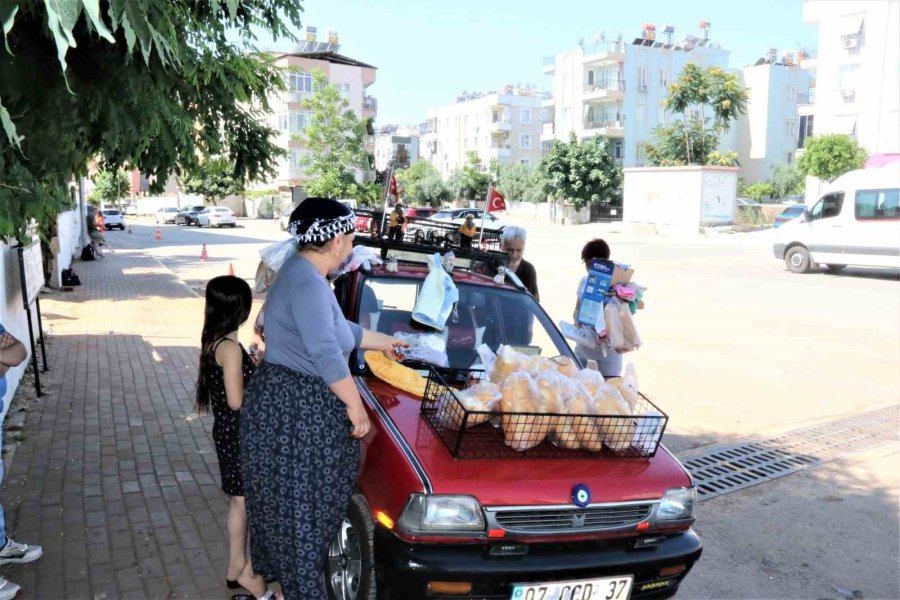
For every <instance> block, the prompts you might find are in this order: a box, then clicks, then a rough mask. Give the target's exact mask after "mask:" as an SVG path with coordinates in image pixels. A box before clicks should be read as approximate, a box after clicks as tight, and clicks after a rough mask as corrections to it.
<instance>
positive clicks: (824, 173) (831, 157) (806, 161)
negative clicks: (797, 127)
mask: <svg viewBox="0 0 900 600" xmlns="http://www.w3.org/2000/svg"><path fill="white" fill-rule="evenodd" d="M867 158H869V153H868V152H866V150H865V148H863V147H861V146H860V145H859V144H858V143H857V141H856V140H854V139H853V138H851V137H850V136H849V135H844V134H842V133H832V134H828V135H817V136H813V137H811V138H807V140H806V145H805V150H804V151H803V154H802V155H801V156H800V158H799V159H797V171H799V172H800V173H801V174H802V175H812V176H813V177H818V178H819V179H822V180H824V181H828V182H832V181H834V180H835V179H837V178H838V177H840V176H841V175H843V174H844V173H847V172H848V171H853V170H854V169H862V168H863V167H864V166H866V159H867Z"/></svg>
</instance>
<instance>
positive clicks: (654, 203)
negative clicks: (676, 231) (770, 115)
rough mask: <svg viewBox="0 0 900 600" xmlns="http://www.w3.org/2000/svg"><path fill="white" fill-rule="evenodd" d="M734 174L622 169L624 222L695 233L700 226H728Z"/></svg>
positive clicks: (733, 201)
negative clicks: (623, 179)
mask: <svg viewBox="0 0 900 600" xmlns="http://www.w3.org/2000/svg"><path fill="white" fill-rule="evenodd" d="M737 173H738V169H736V168H729V167H645V168H630V169H625V190H624V203H623V221H625V222H626V223H640V224H652V225H667V226H676V227H683V228H686V229H693V230H695V231H696V229H697V228H698V227H700V226H701V225H707V224H722V223H730V222H732V221H733V220H734V215H735V211H736V206H735V205H736V202H737V200H736V192H737Z"/></svg>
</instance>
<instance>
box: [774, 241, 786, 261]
mask: <svg viewBox="0 0 900 600" xmlns="http://www.w3.org/2000/svg"><path fill="white" fill-rule="evenodd" d="M785 246H786V244H773V245H772V251H773V252H774V253H775V258H777V259H778V260H783V259H784V248H785Z"/></svg>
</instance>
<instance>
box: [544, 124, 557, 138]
mask: <svg viewBox="0 0 900 600" xmlns="http://www.w3.org/2000/svg"><path fill="white" fill-rule="evenodd" d="M541 139H542V140H555V139H556V125H555V123H544V124H543V125H541Z"/></svg>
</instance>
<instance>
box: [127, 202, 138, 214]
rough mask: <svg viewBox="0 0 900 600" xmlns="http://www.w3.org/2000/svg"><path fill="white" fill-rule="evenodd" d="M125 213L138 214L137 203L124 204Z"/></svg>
mask: <svg viewBox="0 0 900 600" xmlns="http://www.w3.org/2000/svg"><path fill="white" fill-rule="evenodd" d="M125 214H126V215H134V216H137V214H138V209H137V204H129V205H128V206H126V207H125Z"/></svg>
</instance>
